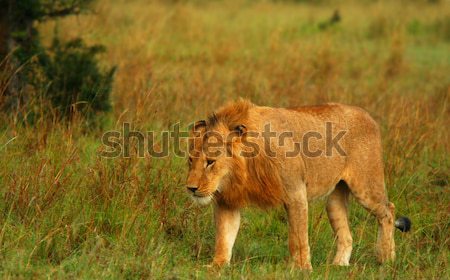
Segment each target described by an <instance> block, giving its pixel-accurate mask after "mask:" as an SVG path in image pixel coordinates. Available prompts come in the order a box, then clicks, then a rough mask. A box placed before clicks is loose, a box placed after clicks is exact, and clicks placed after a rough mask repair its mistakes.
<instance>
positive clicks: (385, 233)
mask: <svg viewBox="0 0 450 280" xmlns="http://www.w3.org/2000/svg"><path fill="white" fill-rule="evenodd" d="M348 186H349V188H350V191H351V193H352V194H353V196H354V197H355V198H356V200H357V201H358V203H359V204H361V205H362V206H363V207H364V208H365V209H367V210H368V211H369V212H370V213H371V214H372V215H374V216H375V217H376V219H377V221H378V238H377V253H378V261H379V262H380V263H383V262H385V261H391V260H394V258H395V242H394V217H395V216H394V210H395V207H394V204H392V203H391V202H389V200H388V198H387V194H386V190H385V187H384V182H383V181H381V180H380V181H379V182H376V180H361V178H359V179H356V180H354V181H350V182H348Z"/></svg>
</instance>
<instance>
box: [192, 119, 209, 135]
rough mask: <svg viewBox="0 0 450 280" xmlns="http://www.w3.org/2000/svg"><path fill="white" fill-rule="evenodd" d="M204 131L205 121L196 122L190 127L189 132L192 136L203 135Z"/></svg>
mask: <svg viewBox="0 0 450 280" xmlns="http://www.w3.org/2000/svg"><path fill="white" fill-rule="evenodd" d="M205 130H206V121H205V120H200V121H196V122H194V123H193V124H192V125H191V128H190V132H191V134H194V133H195V132H200V133H203V132H204V131H205Z"/></svg>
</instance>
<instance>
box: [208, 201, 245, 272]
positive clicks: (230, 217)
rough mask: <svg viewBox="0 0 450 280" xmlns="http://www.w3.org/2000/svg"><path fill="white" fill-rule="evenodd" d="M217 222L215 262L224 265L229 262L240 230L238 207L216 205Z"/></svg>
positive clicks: (215, 217)
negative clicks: (230, 207)
mask: <svg viewBox="0 0 450 280" xmlns="http://www.w3.org/2000/svg"><path fill="white" fill-rule="evenodd" d="M214 220H215V224H216V248H215V254H214V260H213V264H214V265H218V266H222V265H225V264H228V263H229V262H230V259H231V253H232V249H233V245H234V241H235V240H236V236H237V233H238V231H239V224H240V220H241V214H240V212H239V210H237V209H229V208H227V207H224V206H221V205H215V207H214Z"/></svg>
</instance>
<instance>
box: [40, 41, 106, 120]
mask: <svg viewBox="0 0 450 280" xmlns="http://www.w3.org/2000/svg"><path fill="white" fill-rule="evenodd" d="M104 50H105V49H104V47H103V46H100V45H96V46H90V47H88V46H86V45H85V44H84V43H83V41H82V40H81V39H74V40H71V41H69V42H67V43H62V42H60V40H59V39H58V38H57V37H55V39H54V41H53V44H52V47H51V48H50V50H49V51H48V55H47V56H46V57H45V59H41V60H40V66H41V67H42V70H43V72H44V73H45V81H49V84H48V88H47V90H46V92H45V96H46V97H47V98H48V99H49V100H50V101H51V104H52V105H53V107H54V108H55V109H57V110H58V111H59V112H60V113H62V115H66V116H68V115H70V111H71V110H72V109H74V108H73V106H76V110H77V111H79V110H80V109H81V110H82V111H84V112H86V113H89V114H90V113H92V112H99V111H100V112H101V111H107V110H109V109H110V108H111V106H110V103H109V93H110V92H111V89H112V82H113V75H114V71H115V68H114V67H113V68H111V69H109V70H107V71H101V70H100V69H99V66H98V62H97V58H96V56H97V55H98V54H99V53H101V52H103V51H104Z"/></svg>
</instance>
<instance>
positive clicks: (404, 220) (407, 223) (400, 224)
mask: <svg viewBox="0 0 450 280" xmlns="http://www.w3.org/2000/svg"><path fill="white" fill-rule="evenodd" d="M394 225H395V227H396V228H398V229H399V230H401V231H402V232H408V231H409V230H410V229H411V220H410V219H409V218H408V217H399V218H398V219H397V220H396V221H395V224H394Z"/></svg>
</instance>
